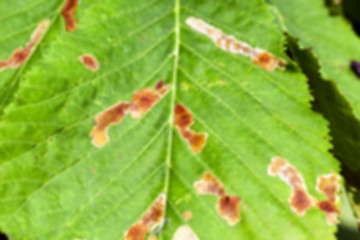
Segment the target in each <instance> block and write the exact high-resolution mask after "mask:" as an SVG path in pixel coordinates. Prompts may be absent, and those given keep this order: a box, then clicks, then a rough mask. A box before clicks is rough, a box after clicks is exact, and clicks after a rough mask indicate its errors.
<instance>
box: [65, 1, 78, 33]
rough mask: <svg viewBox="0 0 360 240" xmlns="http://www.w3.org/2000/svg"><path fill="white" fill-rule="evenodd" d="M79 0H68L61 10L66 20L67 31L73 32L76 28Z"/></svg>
mask: <svg viewBox="0 0 360 240" xmlns="http://www.w3.org/2000/svg"><path fill="white" fill-rule="evenodd" d="M78 4H79V1H78V0H67V1H66V3H65V5H64V7H63V8H62V10H61V14H62V16H63V18H64V20H65V26H66V31H68V32H72V31H74V30H75V29H76V23H77V20H75V18H74V15H75V9H76V7H77V6H78Z"/></svg>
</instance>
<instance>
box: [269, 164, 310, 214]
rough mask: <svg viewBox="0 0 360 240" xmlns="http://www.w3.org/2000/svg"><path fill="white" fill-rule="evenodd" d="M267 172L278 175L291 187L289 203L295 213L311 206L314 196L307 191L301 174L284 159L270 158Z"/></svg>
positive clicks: (303, 212) (304, 210)
mask: <svg viewBox="0 0 360 240" xmlns="http://www.w3.org/2000/svg"><path fill="white" fill-rule="evenodd" d="M268 173H269V174H270V175H272V176H279V177H280V178H281V179H282V180H283V181H285V182H286V183H287V184H288V185H289V186H290V187H291V189H292V193H291V195H290V198H289V204H290V206H291V209H292V210H293V211H294V212H295V213H297V214H298V215H300V216H302V215H304V214H305V212H306V211H307V210H308V209H309V208H310V207H312V206H313V204H314V198H313V197H312V196H311V195H310V194H309V193H308V192H307V190H306V186H305V183H304V179H303V177H302V175H301V174H300V173H299V172H298V171H297V170H296V168H295V167H293V166H292V165H290V164H289V163H288V162H287V161H286V160H285V159H283V158H281V157H274V158H272V163H271V164H270V166H269V168H268Z"/></svg>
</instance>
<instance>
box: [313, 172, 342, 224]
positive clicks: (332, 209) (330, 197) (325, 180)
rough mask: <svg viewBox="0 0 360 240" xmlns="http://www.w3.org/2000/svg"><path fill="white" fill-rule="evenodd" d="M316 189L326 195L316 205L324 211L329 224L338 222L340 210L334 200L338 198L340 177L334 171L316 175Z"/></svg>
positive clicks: (336, 200)
mask: <svg viewBox="0 0 360 240" xmlns="http://www.w3.org/2000/svg"><path fill="white" fill-rule="evenodd" d="M316 190H317V191H319V192H320V193H322V194H324V195H325V197H326V200H324V201H319V202H318V203H317V207H318V208H319V209H320V210H321V211H323V212H324V213H325V215H326V218H327V221H328V223H329V224H336V223H338V222H339V220H338V218H337V217H338V214H340V210H339V207H338V206H337V205H336V202H338V200H339V197H338V196H337V193H338V191H339V190H340V177H339V176H338V175H336V174H335V173H334V172H331V173H330V174H326V175H321V176H318V177H317V185H316Z"/></svg>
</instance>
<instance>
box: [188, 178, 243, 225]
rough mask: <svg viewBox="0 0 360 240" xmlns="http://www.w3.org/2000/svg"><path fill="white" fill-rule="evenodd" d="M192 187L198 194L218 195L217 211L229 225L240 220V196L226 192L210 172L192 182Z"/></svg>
mask: <svg viewBox="0 0 360 240" xmlns="http://www.w3.org/2000/svg"><path fill="white" fill-rule="evenodd" d="M194 188H195V189H196V191H197V193H198V194H200V195H203V194H211V195H215V196H217V197H218V201H217V204H216V209H217V212H218V214H219V216H220V217H222V218H223V219H225V220H226V221H227V223H228V224H229V225H230V226H233V225H235V224H236V223H238V222H239V221H240V220H241V216H240V202H241V198H239V197H237V196H230V195H229V194H227V193H226V191H225V188H224V186H223V185H222V184H221V183H220V182H219V180H217V179H216V178H215V177H214V176H213V175H212V174H211V173H208V172H207V173H205V174H204V175H203V176H202V177H201V179H200V180H199V181H197V182H195V183H194Z"/></svg>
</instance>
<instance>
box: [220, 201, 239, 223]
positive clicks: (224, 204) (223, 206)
mask: <svg viewBox="0 0 360 240" xmlns="http://www.w3.org/2000/svg"><path fill="white" fill-rule="evenodd" d="M240 202H241V199H240V198H239V197H236V196H229V195H226V196H223V197H221V198H220V199H219V201H218V202H217V205H216V208H217V211H218V213H219V215H220V216H221V217H222V218H224V219H225V220H226V221H227V222H228V224H229V225H230V226H233V225H235V224H236V223H237V222H239V221H240V220H241V216H240V205H239V203H240Z"/></svg>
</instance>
